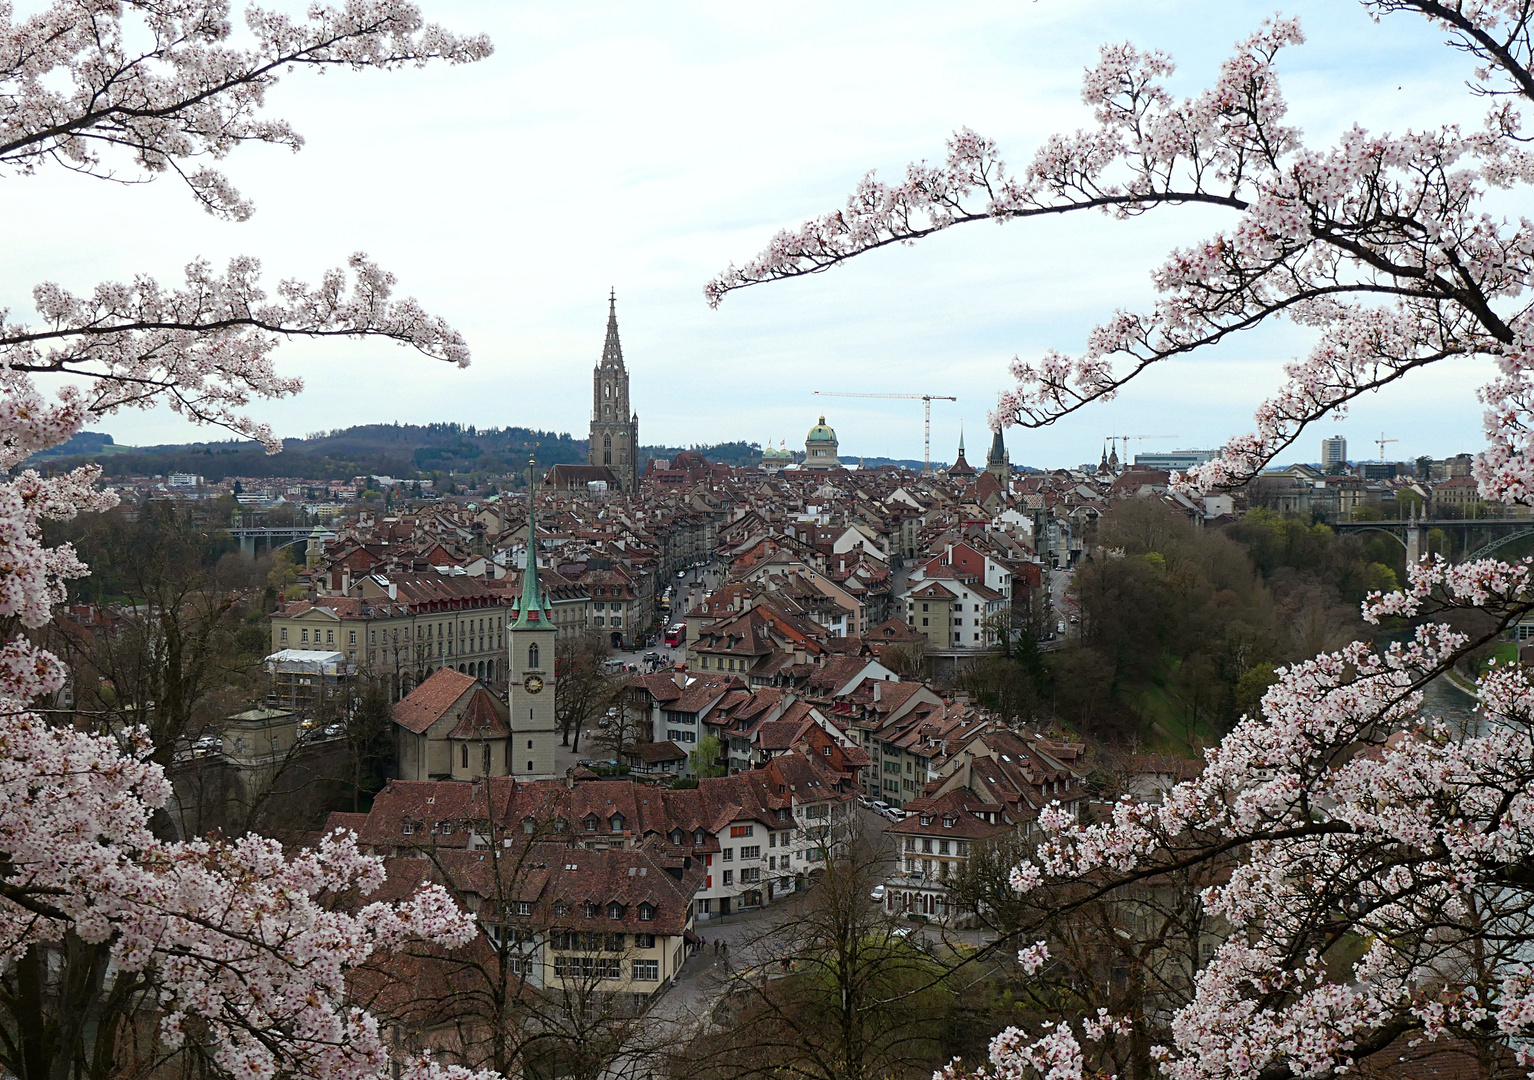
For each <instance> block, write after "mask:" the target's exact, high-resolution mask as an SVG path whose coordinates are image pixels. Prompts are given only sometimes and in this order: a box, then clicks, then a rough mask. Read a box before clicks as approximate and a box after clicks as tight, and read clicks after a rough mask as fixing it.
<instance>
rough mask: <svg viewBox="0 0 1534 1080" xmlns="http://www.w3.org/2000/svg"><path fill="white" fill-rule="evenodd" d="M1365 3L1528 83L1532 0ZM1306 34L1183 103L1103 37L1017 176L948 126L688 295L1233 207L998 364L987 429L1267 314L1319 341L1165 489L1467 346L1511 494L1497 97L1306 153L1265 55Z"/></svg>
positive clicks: (1072, 404) (1518, 243) (1492, 486)
mask: <svg viewBox="0 0 1534 1080" xmlns="http://www.w3.org/2000/svg"><path fill="white" fill-rule="evenodd" d="M1373 7H1374V8H1375V10H1376V11H1390V10H1402V9H1407V8H1410V9H1412V10H1416V11H1418V12H1420V13H1421V14H1423V15H1425V16H1427V17H1429V18H1432V19H1435V20H1436V21H1439V22H1440V23H1441V24H1442V25H1445V26H1447V27H1449V28H1450V29H1451V30H1452V31H1453V32H1454V33H1457V34H1459V35H1460V36H1461V39H1462V40H1463V41H1464V42H1465V43H1466V47H1467V48H1469V49H1470V50H1471V51H1472V52H1475V53H1476V55H1478V56H1482V57H1483V58H1486V59H1488V63H1490V64H1492V65H1493V66H1494V67H1496V68H1498V69H1499V70H1501V71H1503V72H1504V74H1506V76H1507V77H1508V78H1509V79H1511V80H1513V82H1514V83H1515V84H1516V85H1517V86H1525V85H1526V84H1527V85H1528V86H1529V87H1531V88H1534V78H1530V77H1529V73H1528V71H1527V67H1526V64H1525V63H1524V59H1523V58H1524V57H1525V56H1526V55H1528V50H1529V42H1528V33H1529V17H1528V10H1527V8H1528V5H1527V4H1524V3H1521V2H1519V0H1500V2H1494V3H1490V4H1476V5H1470V4H1459V3H1456V4H1453V5H1445V4H1439V3H1434V2H1433V0H1399V2H1393V0H1383V2H1382V3H1379V4H1375V5H1373ZM1499 35H1500V36H1499ZM1301 40H1302V37H1301V34H1300V31H1299V27H1298V24H1297V23H1295V22H1293V21H1289V20H1278V21H1275V22H1273V23H1271V24H1269V25H1267V26H1265V27H1264V28H1263V29H1262V30H1260V31H1259V32H1258V33H1256V34H1253V35H1252V36H1251V37H1249V38H1248V39H1247V40H1246V41H1244V42H1242V43H1240V44H1239V46H1238V47H1237V50H1236V52H1235V54H1234V55H1233V56H1232V57H1231V58H1230V59H1229V60H1227V61H1226V62H1225V63H1224V64H1223V65H1222V66H1221V68H1220V71H1219V74H1218V77H1217V78H1216V80H1215V82H1214V85H1213V86H1212V87H1211V88H1210V89H1209V90H1207V91H1205V92H1204V93H1202V94H1200V95H1197V96H1196V97H1193V98H1189V99H1185V100H1181V101H1176V100H1174V99H1173V98H1172V97H1171V95H1170V94H1169V93H1168V92H1167V91H1166V90H1165V88H1164V82H1165V79H1166V77H1167V76H1168V75H1169V74H1170V72H1171V70H1172V66H1171V62H1170V61H1169V60H1168V59H1167V58H1166V57H1165V56H1163V55H1161V54H1158V53H1142V52H1140V51H1139V50H1136V49H1135V48H1134V47H1133V46H1129V45H1123V46H1115V47H1105V48H1103V49H1102V51H1101V56H1100V59H1099V62H1098V64H1097V66H1096V67H1094V68H1093V69H1091V70H1089V71H1088V72H1087V74H1086V78H1085V80H1084V83H1083V90H1082V99H1083V101H1084V102H1085V103H1086V104H1087V105H1088V106H1089V107H1090V108H1091V109H1092V111H1093V118H1094V122H1095V123H1094V126H1093V127H1091V128H1088V129H1086V130H1082V131H1078V132H1076V133H1075V134H1074V135H1070V136H1056V137H1054V138H1052V139H1050V140H1048V141H1047V142H1046V143H1045V144H1044V145H1043V146H1042V147H1041V148H1040V149H1039V150H1038V151H1037V152H1036V153H1035V155H1034V158H1033V160H1032V162H1031V163H1030V164H1029V166H1028V167H1027V168H1026V169H1025V170H1024V171H1023V173H1022V174H1021V175H1020V176H1017V177H1014V176H1012V175H1010V174H1009V173H1008V170H1007V169H1006V167H1005V164H1004V163H1003V162H1002V161H1001V159H1000V157H999V156H998V155H997V152H996V148H995V146H994V144H993V143H992V142H990V141H989V140H987V139H985V138H983V137H981V136H979V135H977V134H975V133H974V132H971V131H968V130H963V131H960V132H959V133H957V134H956V135H955V136H954V137H953V139H952V140H950V142H949V149H948V155H947V158H946V160H945V161H944V162H943V163H942V164H941V165H939V166H931V165H928V164H927V163H925V162H922V163H918V164H915V165H912V166H910V167H909V168H908V169H907V172H906V177H905V180H904V182H903V183H901V184H897V185H893V186H889V185H884V184H882V183H880V182H878V181H876V180H875V179H874V178H873V176H872V174H870V175H869V176H866V177H865V178H864V179H863V181H862V182H861V183H860V184H859V186H858V188H857V189H856V190H855V191H854V193H853V195H852V196H851V197H850V198H849V200H848V202H847V205H846V206H845V207H844V208H843V209H841V210H838V211H835V212H833V213H831V214H828V215H825V216H823V217H820V218H816V219H814V220H812V221H809V222H807V223H805V224H804V225H802V226H800V227H799V228H798V229H793V230H785V231H783V232H780V233H779V234H778V235H777V236H776V237H775V238H774V239H773V240H772V241H771V243H770V244H769V246H768V247H767V248H766V249H765V250H764V251H762V252H761V253H760V254H758V255H757V256H756V257H755V258H754V259H752V260H751V261H749V262H747V263H746V264H745V265H744V266H740V267H736V266H731V267H730V268H729V269H728V270H727V271H725V273H724V274H722V275H720V276H719V277H718V278H716V279H715V280H714V281H712V282H710V283H709V285H708V287H707V288H706V290H705V293H706V296H707V298H708V300H709V302H710V303H711V304H714V305H716V306H717V304H718V303H719V302H720V301H721V300H722V299H723V297H724V296H725V295H726V294H728V293H729V292H731V291H734V290H735V289H739V288H744V287H747V286H749V285H754V284H760V283H763V282H767V281H773V280H778V279H781V278H788V277H795V276H800V275H803V274H809V273H819V272H822V271H824V270H826V269H829V268H830V267H832V266H835V265H838V264H840V263H842V262H845V261H846V260H848V259H851V258H855V257H857V256H858V255H861V254H863V253H865V252H869V251H873V250H876V249H878V248H881V247H884V246H888V245H889V244H893V243H911V242H914V241H916V240H919V239H922V238H924V237H926V236H929V235H931V234H932V233H934V232H937V231H940V230H942V229H946V228H949V227H952V226H954V225H960V224H967V223H970V222H975V221H982V220H989V221H995V222H998V223H999V222H1005V221H1010V220H1014V219H1017V218H1022V217H1029V216H1037V215H1040V214H1045V213H1050V214H1055V213H1070V212H1075V211H1079V210H1103V211H1106V212H1109V213H1112V214H1114V215H1115V216H1118V217H1126V216H1131V215H1134V214H1138V213H1143V212H1147V211H1149V210H1151V209H1154V208H1157V207H1165V206H1176V205H1180V204H1183V203H1189V202H1201V203H1208V204H1212V205H1221V206H1225V207H1227V208H1229V209H1230V210H1232V211H1233V212H1234V213H1235V216H1236V220H1235V222H1234V224H1233V225H1232V226H1231V227H1230V228H1229V229H1227V230H1224V231H1221V232H1217V233H1215V234H1214V235H1213V236H1211V237H1209V238H1207V239H1205V240H1204V241H1202V242H1200V243H1198V244H1195V245H1193V246H1191V247H1187V248H1183V249H1178V250H1175V251H1173V252H1172V253H1171V254H1170V256H1169V257H1168V258H1167V260H1166V261H1165V262H1164V263H1163V264H1162V265H1161V266H1160V267H1159V268H1157V270H1156V271H1155V272H1154V274H1153V281H1154V283H1155V285H1156V288H1157V291H1158V293H1159V294H1160V297H1159V299H1158V301H1157V302H1156V304H1155V306H1154V308H1153V309H1152V310H1151V311H1150V312H1147V313H1134V312H1128V311H1119V312H1116V313H1115V314H1114V315H1113V316H1112V317H1111V318H1109V319H1108V320H1106V321H1104V322H1103V323H1101V324H1100V325H1099V326H1097V327H1096V328H1094V329H1093V330H1092V331H1091V332H1090V333H1089V334H1088V336H1087V341H1086V346H1085V349H1084V350H1083V351H1082V352H1081V353H1080V354H1079V355H1066V354H1062V353H1059V352H1054V351H1051V352H1048V353H1046V354H1045V355H1044V356H1043V357H1042V358H1040V359H1038V360H1031V361H1024V360H1022V359H1015V360H1014V361H1013V364H1012V368H1011V371H1012V375H1013V377H1014V378H1015V379H1016V384H1017V385H1016V387H1015V388H1014V389H1010V390H1008V391H1006V392H1005V393H1003V394H1002V395H1001V397H1000V399H999V401H998V404H997V408H996V410H995V412H994V413H993V415H992V422H993V424H994V425H996V426H1005V425H1008V424H1020V425H1022V426H1025V427H1042V426H1045V425H1048V424H1051V423H1054V422H1055V421H1056V420H1058V419H1060V418H1061V417H1063V416H1067V415H1069V414H1071V413H1073V412H1075V411H1077V410H1079V409H1082V408H1084V407H1086V406H1087V405H1089V404H1092V403H1095V402H1098V401H1103V400H1107V399H1110V398H1112V397H1113V396H1114V395H1116V394H1117V393H1118V392H1119V391H1120V390H1121V389H1122V388H1123V387H1124V386H1125V385H1127V384H1128V383H1129V382H1130V381H1131V380H1133V379H1135V378H1136V377H1138V376H1139V375H1141V374H1142V373H1143V372H1144V371H1145V370H1146V369H1147V368H1148V367H1150V366H1151V365H1153V364H1157V363H1162V362H1164V361H1168V360H1174V359H1177V358H1181V357H1185V356H1188V355H1190V354H1193V353H1195V352H1197V351H1199V350H1201V349H1207V348H1211V347H1215V346H1218V345H1219V344H1221V343H1223V342H1225V341H1227V340H1229V339H1230V338H1232V337H1233V336H1235V335H1239V334H1241V333H1243V332H1245V331H1248V330H1251V329H1254V328H1256V327H1258V326H1260V325H1263V324H1264V323H1266V322H1269V321H1271V320H1273V319H1276V318H1286V319H1289V320H1291V321H1293V322H1295V323H1298V324H1300V325H1303V326H1306V327H1309V328H1312V329H1314V330H1315V331H1316V332H1317V334H1318V341H1317V344H1316V345H1315V347H1314V348H1313V349H1312V351H1311V353H1310V355H1309V356H1308V357H1307V358H1305V359H1304V360H1301V361H1296V362H1295V363H1293V364H1291V365H1290V366H1289V367H1288V368H1287V370H1286V377H1285V381H1284V383H1283V385H1282V386H1281V387H1280V389H1279V391H1278V392H1277V393H1276V394H1275V395H1274V396H1272V397H1271V398H1270V399H1269V400H1268V401H1267V402H1265V403H1264V404H1263V405H1262V406H1261V407H1260V408H1259V410H1258V413H1257V415H1256V429H1255V430H1254V431H1253V432H1252V433H1251V434H1249V435H1244V436H1241V437H1239V438H1237V439H1233V440H1231V441H1230V442H1229V443H1228V444H1227V445H1226V447H1225V449H1224V452H1223V454H1222V456H1221V457H1220V458H1218V459H1216V460H1215V461H1212V462H1210V463H1208V464H1207V465H1205V466H1203V467H1202V468H1200V469H1198V470H1195V471H1193V472H1191V473H1189V474H1188V475H1187V476H1186V477H1182V478H1179V484H1180V486H1182V487H1183V488H1185V489H1189V490H1203V489H1207V488H1210V487H1216V486H1220V487H1224V486H1232V485H1236V484H1240V483H1243V482H1245V481H1247V480H1250V479H1251V478H1252V477H1254V476H1255V475H1256V474H1257V472H1259V471H1260V470H1261V469H1262V468H1263V467H1265V466H1266V465H1267V464H1268V463H1269V462H1270V461H1271V460H1272V458H1273V456H1274V455H1275V454H1277V453H1279V452H1281V451H1282V450H1283V449H1284V448H1285V447H1287V446H1289V445H1290V444H1291V443H1292V441H1293V440H1294V439H1295V438H1297V437H1298V436H1299V434H1300V433H1301V432H1302V431H1303V430H1304V429H1305V428H1306V427H1307V425H1309V424H1311V423H1313V422H1315V421H1316V420H1318V419H1320V418H1322V417H1325V416H1328V415H1333V414H1336V413H1338V412H1339V411H1341V410H1343V409H1345V408H1346V406H1347V404H1348V403H1349V402H1350V401H1352V400H1353V399H1355V398H1357V397H1358V396H1360V395H1361V394H1364V393H1369V392H1372V391H1374V390H1377V389H1379V388H1380V387H1382V386H1384V385H1388V384H1389V383H1391V382H1394V381H1396V380H1398V379H1400V378H1403V377H1404V376H1406V375H1408V374H1410V373H1411V372H1413V371H1416V370H1420V369H1421V368H1423V367H1426V366H1428V365H1430V364H1433V363H1437V362H1438V361H1440V360H1443V359H1445V358H1448V357H1452V356H1474V355H1483V356H1490V357H1493V358H1495V359H1497V361H1498V362H1499V364H1500V365H1501V366H1502V368H1503V372H1504V376H1503V378H1502V379H1500V380H1498V381H1496V382H1494V383H1492V384H1490V385H1489V386H1487V387H1485V388H1483V390H1482V392H1481V393H1482V398H1483V400H1484V401H1485V402H1486V404H1487V406H1488V410H1487V416H1488V422H1487V423H1488V432H1489V434H1491V436H1492V439H1491V445H1490V447H1489V449H1488V454H1487V455H1486V456H1485V460H1484V462H1483V464H1482V466H1481V467H1480V469H1479V471H1478V473H1477V475H1478V476H1480V477H1481V479H1482V485H1483V491H1484V492H1485V493H1486V494H1487V495H1488V496H1492V497H1523V496H1525V495H1526V494H1527V493H1528V491H1529V490H1530V489H1531V488H1534V479H1531V478H1534V455H1530V454H1529V453H1527V451H1528V450H1530V449H1531V443H1534V439H1531V437H1530V431H1531V430H1534V423H1531V420H1530V417H1529V414H1528V409H1527V407H1526V406H1527V404H1528V403H1529V399H1530V395H1529V394H1528V393H1527V387H1526V386H1525V383H1524V381H1523V379H1522V376H1521V373H1522V371H1523V370H1524V365H1525V364H1526V363H1528V358H1527V354H1528V353H1529V349H1528V348H1527V346H1526V345H1525V344H1524V342H1525V339H1526V338H1528V337H1529V336H1530V335H1531V333H1534V331H1531V323H1534V315H1531V308H1530V304H1529V300H1528V296H1527V293H1528V285H1529V282H1530V280H1531V274H1534V257H1531V254H1530V253H1531V251H1534V231H1531V226H1530V225H1529V223H1528V222H1524V221H1517V222H1506V221H1501V220H1498V219H1497V218H1495V217H1493V216H1491V215H1489V214H1487V213H1485V212H1484V211H1483V210H1482V208H1481V202H1482V199H1483V197H1484V196H1485V194H1486V193H1487V191H1488V190H1489V189H1491V188H1494V187H1510V186H1512V185H1515V184H1526V183H1529V182H1530V181H1531V180H1534V158H1531V157H1530V156H1529V155H1528V154H1526V153H1524V152H1523V151H1522V150H1521V149H1519V148H1518V144H1519V142H1520V140H1521V136H1520V135H1519V134H1518V128H1519V118H1518V116H1517V114H1516V112H1515V111H1514V110H1512V109H1511V108H1510V107H1509V106H1506V105H1504V106H1503V107H1501V108H1499V109H1498V110H1497V111H1496V112H1494V113H1493V115H1492V116H1491V117H1490V118H1488V122H1487V125H1486V128H1485V129H1484V130H1483V131H1481V132H1478V133H1474V134H1468V135H1467V134H1464V133H1462V132H1460V131H1459V129H1458V128H1455V127H1444V128H1442V129H1439V130H1436V131H1426V132H1420V133H1419V132H1407V133H1405V134H1403V135H1388V134H1387V135H1373V134H1370V133H1368V132H1365V131H1363V130H1361V129H1358V128H1355V129H1353V130H1351V131H1348V132H1346V133H1344V135H1343V136H1342V138H1341V139H1340V140H1339V141H1338V143H1337V145H1336V146H1334V147H1332V148H1330V149H1327V150H1316V149H1311V148H1308V147H1306V146H1305V145H1304V144H1303V142H1302V141H1301V138H1300V134H1299V132H1298V131H1297V130H1295V129H1294V128H1292V127H1289V126H1286V125H1285V124H1284V123H1283V118H1284V115H1285V112H1286V107H1285V104H1284V100H1283V97H1282V94H1281V92H1280V89H1279V82H1278V76H1277V72H1276V70H1275V66H1274V65H1275V60H1276V57H1277V55H1278V53H1279V52H1280V50H1282V49H1283V48H1286V47H1288V46H1290V45H1293V44H1297V43H1299V42H1300V41H1301ZM1493 418H1495V419H1494V420H1493Z"/></svg>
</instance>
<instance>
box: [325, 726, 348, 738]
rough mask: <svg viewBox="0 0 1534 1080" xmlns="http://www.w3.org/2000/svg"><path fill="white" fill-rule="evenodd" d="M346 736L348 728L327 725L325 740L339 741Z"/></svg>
mask: <svg viewBox="0 0 1534 1080" xmlns="http://www.w3.org/2000/svg"><path fill="white" fill-rule="evenodd" d="M344 734H346V728H345V727H344V726H343V725H341V724H326V725H325V738H327V739H338V738H340V737H341V736H342V735H344Z"/></svg>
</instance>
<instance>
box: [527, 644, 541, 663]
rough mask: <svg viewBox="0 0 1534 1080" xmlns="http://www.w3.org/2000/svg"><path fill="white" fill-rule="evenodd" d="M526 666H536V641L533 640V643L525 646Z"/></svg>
mask: <svg viewBox="0 0 1534 1080" xmlns="http://www.w3.org/2000/svg"><path fill="white" fill-rule="evenodd" d="M527 666H528V667H530V668H535V667H537V666H538V643H537V642H534V643H533V644H531V645H529V646H528V647H527Z"/></svg>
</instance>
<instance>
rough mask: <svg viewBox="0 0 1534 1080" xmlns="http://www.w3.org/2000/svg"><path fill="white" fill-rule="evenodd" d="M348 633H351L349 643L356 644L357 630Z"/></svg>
mask: <svg viewBox="0 0 1534 1080" xmlns="http://www.w3.org/2000/svg"><path fill="white" fill-rule="evenodd" d="M348 633H349V634H350V637H349V639H348V640H347V644H348V645H355V644H357V631H355V630H351V631H348Z"/></svg>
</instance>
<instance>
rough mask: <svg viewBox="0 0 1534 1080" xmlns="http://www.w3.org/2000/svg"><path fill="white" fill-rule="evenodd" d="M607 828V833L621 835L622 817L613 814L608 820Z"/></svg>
mask: <svg viewBox="0 0 1534 1080" xmlns="http://www.w3.org/2000/svg"><path fill="white" fill-rule="evenodd" d="M607 828H608V831H609V832H615V833H621V832H622V831H623V815H622V814H614V815H613V816H612V817H610V818H608V819H607Z"/></svg>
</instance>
